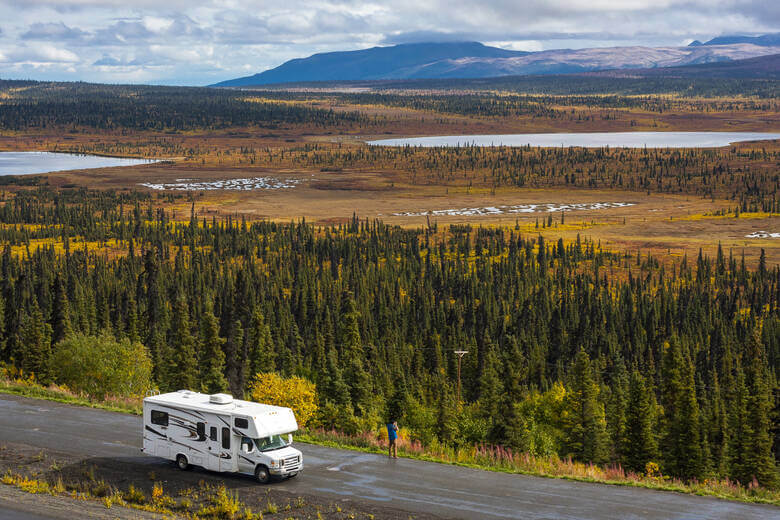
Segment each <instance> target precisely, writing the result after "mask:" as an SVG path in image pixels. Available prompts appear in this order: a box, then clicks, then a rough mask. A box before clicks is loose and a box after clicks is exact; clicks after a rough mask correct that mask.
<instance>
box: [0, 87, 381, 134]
mask: <svg viewBox="0 0 780 520" xmlns="http://www.w3.org/2000/svg"><path fill="white" fill-rule="evenodd" d="M0 93H2V94H3V99H2V102H1V103H0V107H2V109H1V110H0V129H4V130H33V129H46V128H55V129H72V130H78V129H83V128H90V129H97V130H115V129H131V130H149V131H159V132H169V131H186V130H209V129H221V128H229V127H259V128H276V127H277V126H278V125H280V124H299V125H303V124H306V125H309V126H312V127H331V126H336V127H338V126H340V125H353V124H358V123H361V124H362V123H368V122H369V119H367V118H365V117H364V116H362V115H360V114H359V113H357V112H334V111H333V110H328V109H322V108H313V107H308V106H302V105H292V104H289V103H274V102H257V101H252V100H248V99H246V98H247V96H246V95H244V94H242V93H240V92H236V91H231V90H218V89H208V88H193V87H157V86H127V85H100V84H91V83H44V82H41V83H38V82H30V84H27V85H25V86H24V88H20V85H19V84H18V82H14V81H0Z"/></svg>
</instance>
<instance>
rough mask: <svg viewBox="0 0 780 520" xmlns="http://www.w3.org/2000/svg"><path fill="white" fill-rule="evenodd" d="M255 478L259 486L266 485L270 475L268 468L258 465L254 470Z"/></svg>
mask: <svg viewBox="0 0 780 520" xmlns="http://www.w3.org/2000/svg"><path fill="white" fill-rule="evenodd" d="M255 478H256V479H257V481H258V482H260V483H261V484H268V483H269V482H270V481H271V474H270V473H269V472H268V468H266V467H265V466H263V465H262V464H259V465H258V466H257V467H256V468H255Z"/></svg>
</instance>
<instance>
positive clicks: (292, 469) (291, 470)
mask: <svg viewBox="0 0 780 520" xmlns="http://www.w3.org/2000/svg"><path fill="white" fill-rule="evenodd" d="M301 470H303V462H299V463H298V464H296V465H290V466H283V467H281V468H268V472H269V473H270V474H271V475H275V476H277V477H286V476H288V475H295V474H296V473H299V472H300V471H301Z"/></svg>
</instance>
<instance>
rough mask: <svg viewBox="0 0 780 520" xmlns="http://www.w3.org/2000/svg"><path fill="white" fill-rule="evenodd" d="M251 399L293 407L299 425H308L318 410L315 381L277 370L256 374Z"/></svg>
mask: <svg viewBox="0 0 780 520" xmlns="http://www.w3.org/2000/svg"><path fill="white" fill-rule="evenodd" d="M249 399H251V400H252V401H257V402H258V403H265V404H273V405H276V406H286V407H288V408H292V410H293V412H295V418H296V419H297V420H298V425H299V426H306V424H307V423H308V422H309V420H311V418H312V417H313V416H314V414H315V412H316V411H317V391H316V388H315V386H314V383H312V382H311V381H308V380H306V379H303V378H302V377H282V376H280V375H279V374H277V373H275V372H258V373H257V374H256V375H255V377H254V380H253V381H252V383H251V384H250V386H249Z"/></svg>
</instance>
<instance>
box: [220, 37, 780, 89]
mask: <svg viewBox="0 0 780 520" xmlns="http://www.w3.org/2000/svg"><path fill="white" fill-rule="evenodd" d="M767 36H768V37H769V36H772V35H767ZM724 38H725V37H724ZM712 41H714V40H710V42H712ZM771 41H772V40H771V39H766V40H762V42H764V43H766V44H761V45H756V44H754V43H733V44H712V43H710V42H707V43H705V44H700V45H692V46H687V47H608V48H593V49H574V50H572V49H559V50H549V51H540V52H523V51H510V50H506V49H499V48H497V47H488V46H486V45H483V44H481V43H478V42H459V43H414V44H403V45H395V46H392V47H373V48H371V49H363V50H359V51H345V52H329V53H323V54H315V55H313V56H310V57H308V58H299V59H294V60H290V61H288V62H286V63H284V64H282V65H280V66H278V67H276V68H275V69H271V70H267V71H265V72H261V73H259V74H254V75H252V76H247V77H243V78H237V79H232V80H228V81H223V82H221V83H217V84H216V85H212V86H216V87H247V86H257V85H271V84H280V83H300V82H311V81H360V80H386V79H446V78H452V79H455V78H457V79H467V78H488V77H498V76H511V75H528V74H571V73H581V72H589V71H599V70H608V69H650V68H656V67H675V66H680V65H693V64H699V63H716V62H728V61H733V60H741V59H745V58H753V57H756V56H764V55H769V54H778V53H780V44H778V45H777V46H771V45H769V44H768V43H767V42H771Z"/></svg>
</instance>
